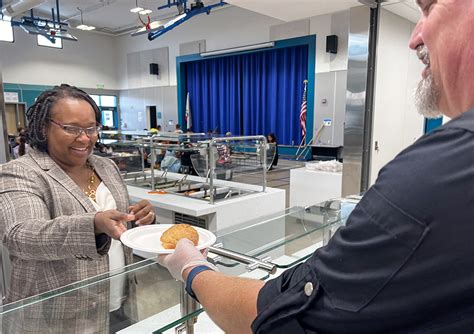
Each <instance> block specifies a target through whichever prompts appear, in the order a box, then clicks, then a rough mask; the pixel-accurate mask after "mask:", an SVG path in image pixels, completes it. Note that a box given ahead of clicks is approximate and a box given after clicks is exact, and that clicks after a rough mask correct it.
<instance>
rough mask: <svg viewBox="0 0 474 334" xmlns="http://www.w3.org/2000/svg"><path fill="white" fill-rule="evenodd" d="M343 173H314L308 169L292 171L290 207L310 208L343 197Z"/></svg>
mask: <svg viewBox="0 0 474 334" xmlns="http://www.w3.org/2000/svg"><path fill="white" fill-rule="evenodd" d="M341 191H342V173H331V172H322V171H313V170H309V169H306V167H302V168H295V169H292V170H291V171H290V207H294V206H302V207H306V206H310V205H314V204H318V203H321V202H324V201H326V200H328V199H331V198H339V197H341Z"/></svg>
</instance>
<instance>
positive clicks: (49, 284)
mask: <svg viewBox="0 0 474 334" xmlns="http://www.w3.org/2000/svg"><path fill="white" fill-rule="evenodd" d="M89 162H90V164H91V165H92V166H93V167H94V169H95V171H96V173H97V174H98V175H99V177H100V178H101V179H102V182H104V183H105V185H106V186H107V187H108V188H109V190H110V192H111V193H112V195H113V197H114V199H115V201H116V203H117V210H119V211H122V212H127V209H128V205H129V200H128V192H127V188H126V186H125V184H124V182H123V180H122V178H121V176H120V173H119V170H118V168H117V166H116V165H115V163H114V162H113V161H111V160H109V159H105V158H101V157H98V156H91V157H90V158H89ZM0 208H1V209H0V236H1V238H2V243H3V246H4V247H6V248H7V249H8V251H9V253H10V259H11V265H12V269H11V279H10V287H9V288H8V290H7V294H6V295H7V302H12V301H17V300H20V299H23V298H26V297H29V296H33V295H37V294H40V293H43V292H46V291H50V290H53V289H57V288H59V287H62V286H65V285H68V284H71V283H74V282H78V281H81V280H84V279H86V278H91V277H93V276H97V275H100V274H104V273H107V272H108V268H109V264H108V256H107V252H108V249H109V247H110V238H109V239H108V241H107V242H106V244H105V245H104V246H103V247H101V248H100V249H98V248H97V246H96V239H95V235H94V223H93V220H94V215H95V213H96V210H95V208H94V206H93V205H92V203H91V202H90V200H89V198H88V197H87V196H86V195H85V194H84V193H83V191H82V190H81V189H80V188H79V187H78V186H77V184H76V183H75V182H74V181H73V180H72V179H71V178H70V177H69V176H68V175H67V174H66V173H65V172H64V171H63V170H62V169H61V168H60V167H59V166H58V165H57V164H56V163H55V162H54V161H53V160H52V159H51V158H50V157H49V155H48V154H47V153H43V152H39V151H37V150H33V149H32V150H30V151H29V152H28V153H27V154H26V155H24V156H23V157H21V158H20V159H17V160H14V161H11V162H9V163H7V164H4V165H1V166H0ZM124 251H125V257H126V264H130V263H131V262H132V252H131V250H130V249H129V248H127V247H124ZM83 290H84V291H82V295H81V296H79V295H78V294H77V293H75V294H72V293H70V294H66V295H65V296H64V298H63V299H62V300H60V299H58V298H56V301H57V303H55V305H50V306H49V307H48V309H47V310H45V309H41V308H39V307H38V308H37V309H36V311H33V309H34V307H31V309H30V310H29V311H28V313H29V314H28V318H30V317H34V318H38V317H39V318H41V319H43V320H44V318H45V317H50V316H51V317H53V318H55V317H57V318H58V319H65V318H70V319H71V320H72V319H73V318H77V317H78V313H79V312H81V307H83V308H84V310H83V311H84V312H86V313H87V314H88V313H89V312H90V313H91V315H92V314H96V317H98V316H99V317H102V319H96V321H95V322H94V321H92V323H94V324H95V325H97V321H99V322H103V321H107V319H108V317H107V314H104V313H108V298H109V296H108V294H109V292H108V284H99V285H97V286H93V287H91V288H89V289H83ZM86 290H87V291H86ZM78 293H79V294H81V293H80V292H78ZM82 297H85V299H84V298H82ZM82 299H84V300H85V304H83V305H81V301H82ZM58 303H59V304H58ZM68 304H69V305H68ZM67 305H68V306H67ZM94 307H102V312H98V310H97V309H96V310H91V308H94ZM38 309H39V311H38ZM37 312H41V313H42V315H40V314H37ZM45 313H47V314H45ZM86 317H88V315H86ZM104 318H105V320H104ZM18 320H20V319H16V321H15V322H17V321H18ZM90 320H91V319H88V320H87V321H85V319H83V320H81V321H80V322H81V323H80V324H77V321H76V324H69V325H68V328H65V329H66V330H67V331H71V330H72V329H73V328H74V327H76V326H79V327H78V328H76V329H77V330H78V331H81V330H87V331H89V330H92V328H91V327H90V326H91V325H92V324H91V323H90ZM85 323H87V324H85ZM95 325H94V326H93V327H95ZM104 325H106V324H99V326H98V327H97V328H100V329H101V330H99V332H100V331H102V330H104V329H105V327H104ZM92 331H93V332H95V330H92Z"/></svg>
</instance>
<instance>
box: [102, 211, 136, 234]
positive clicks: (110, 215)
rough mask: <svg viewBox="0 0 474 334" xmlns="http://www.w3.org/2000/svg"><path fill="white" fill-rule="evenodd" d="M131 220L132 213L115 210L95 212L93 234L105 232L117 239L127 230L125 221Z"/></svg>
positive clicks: (133, 217)
mask: <svg viewBox="0 0 474 334" xmlns="http://www.w3.org/2000/svg"><path fill="white" fill-rule="evenodd" d="M132 220H135V216H134V215H132V214H127V213H123V212H120V211H117V210H107V211H102V212H97V213H96V215H95V217H94V229H95V234H96V235H98V234H101V233H105V234H107V235H108V236H110V237H111V238H113V239H116V240H119V239H120V236H121V235H122V233H123V232H125V231H126V230H127V227H126V226H127V222H128V221H132Z"/></svg>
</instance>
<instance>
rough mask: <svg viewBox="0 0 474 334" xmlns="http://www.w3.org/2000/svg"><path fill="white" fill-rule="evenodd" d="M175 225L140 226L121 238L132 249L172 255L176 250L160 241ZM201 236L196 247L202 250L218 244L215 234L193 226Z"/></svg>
mask: <svg viewBox="0 0 474 334" xmlns="http://www.w3.org/2000/svg"><path fill="white" fill-rule="evenodd" d="M171 226H174V224H156V225H147V226H139V227H135V228H132V229H130V230H127V231H126V232H124V233H123V234H122V236H121V237H120V241H121V242H122V243H123V244H124V245H125V246H128V247H130V248H132V249H136V250H138V251H142V252H147V253H155V254H171V253H173V252H174V249H166V248H164V247H163V244H162V243H161V241H160V238H161V235H162V234H163V232H164V231H166V230H167V229H169V228H170V227H171ZM193 227H194V228H195V229H196V231H197V232H198V234H199V242H198V245H197V246H196V248H197V249H199V250H201V249H204V248H207V247H209V246H212V245H213V244H214V243H215V242H216V236H215V235H214V233H212V232H210V231H208V230H205V229H203V228H200V227H195V226H193Z"/></svg>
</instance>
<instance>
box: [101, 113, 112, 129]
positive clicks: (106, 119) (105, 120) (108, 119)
mask: <svg viewBox="0 0 474 334" xmlns="http://www.w3.org/2000/svg"><path fill="white" fill-rule="evenodd" d="M102 124H103V125H105V126H108V127H109V128H113V127H114V111H113V110H102Z"/></svg>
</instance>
